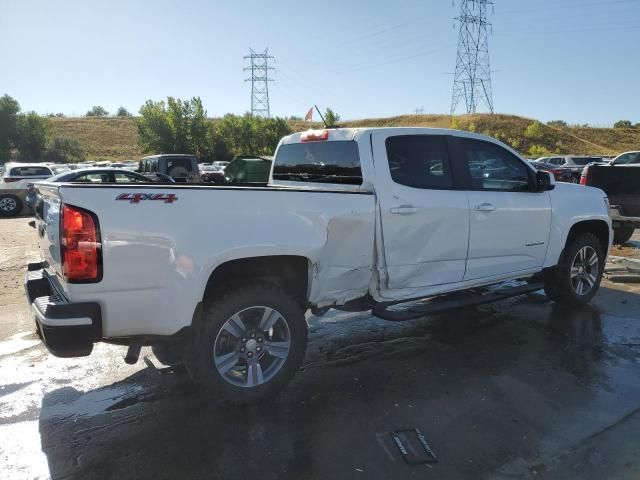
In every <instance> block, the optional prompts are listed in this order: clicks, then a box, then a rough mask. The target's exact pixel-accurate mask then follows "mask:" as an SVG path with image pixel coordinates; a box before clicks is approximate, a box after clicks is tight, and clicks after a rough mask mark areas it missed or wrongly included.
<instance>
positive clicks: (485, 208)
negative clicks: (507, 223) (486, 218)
mask: <svg viewBox="0 0 640 480" xmlns="http://www.w3.org/2000/svg"><path fill="white" fill-rule="evenodd" d="M495 209H496V206H495V205H493V204H492V203H481V204H480V205H476V211H478V212H493V211H494V210H495Z"/></svg>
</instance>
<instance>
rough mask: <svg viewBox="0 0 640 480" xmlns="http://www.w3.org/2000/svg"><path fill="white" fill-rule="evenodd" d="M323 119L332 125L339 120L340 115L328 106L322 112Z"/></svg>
mask: <svg viewBox="0 0 640 480" xmlns="http://www.w3.org/2000/svg"><path fill="white" fill-rule="evenodd" d="M324 121H325V122H327V125H329V126H330V127H332V126H334V125H337V124H338V122H339V121H340V115H338V114H337V113H336V112H334V111H333V110H331V109H330V108H327V110H326V111H325V112H324Z"/></svg>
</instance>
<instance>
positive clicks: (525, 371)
mask: <svg viewBox="0 0 640 480" xmlns="http://www.w3.org/2000/svg"><path fill="white" fill-rule="evenodd" d="M29 220H30V219H29V218H26V217H24V218H17V219H0V479H11V480H13V479H23V478H24V479H32V478H55V479H58V478H60V479H62V478H64V479H68V478H79V479H83V480H84V479H107V478H114V479H118V480H121V479H130V478H131V479H144V478H150V479H154V480H156V479H164V478H167V479H174V478H198V479H199V478H202V479H205V478H206V479H248V478H261V479H265V480H266V479H296V480H299V479H305V480H306V479H327V478H331V479H353V478H363V479H405V478H421V479H423V478H438V479H449V478H451V479H460V478H462V479H477V478H501V479H502V478H504V479H507V478H508V479H513V478H525V479H530V478H552V479H563V480H566V479H574V478H575V479H580V480H582V479H604V478H607V479H638V478H640V435H639V434H638V432H640V382H639V381H638V379H640V322H639V319H640V286H639V285H632V284H612V283H610V282H607V281H605V282H603V285H602V287H601V290H600V292H599V293H598V295H597V296H596V297H595V299H594V301H593V302H592V304H591V305H588V306H585V307H583V308H579V309H570V310H567V309H563V308H561V307H559V306H557V305H554V304H553V303H552V302H549V301H548V299H547V298H546V297H545V296H544V295H542V294H540V293H535V294H532V295H528V296H522V297H518V298H515V299H511V300H507V301H503V302H499V303H496V304H492V305H485V306H482V307H478V308H473V309H466V310H461V311H457V312H452V313H448V314H443V315H438V316H434V317H429V318H425V319H421V320H417V321H411V322H403V323H390V322H385V321H382V320H379V319H376V318H374V317H372V316H371V315H370V314H368V313H341V312H336V311H330V312H329V313H328V314H327V315H325V316H323V317H314V316H309V318H308V323H309V332H310V333H309V347H308V350H307V356H306V359H305V362H304V365H303V368H302V369H301V371H300V372H298V374H297V376H296V378H295V379H294V381H293V382H292V383H291V384H290V385H289V386H288V387H287V388H286V389H285V390H284V391H283V392H282V393H281V394H280V395H278V396H277V397H276V398H275V399H273V400H272V401H269V402H266V403H264V404H260V405H256V406H252V407H245V408H231V407H225V406H223V405H220V404H218V403H216V402H212V401H211V400H209V399H207V398H205V397H203V396H202V394H201V393H200V392H199V391H198V390H197V389H195V388H194V387H193V385H192V384H191V383H190V381H189V380H188V378H187V376H186V375H185V374H183V373H181V372H179V371H177V372H173V373H171V372H169V373H164V374H162V373H160V372H159V371H158V370H157V369H156V368H154V366H153V365H152V364H147V363H145V362H144V361H143V360H142V359H141V360H140V361H139V362H138V364H136V365H126V364H125V363H124V362H123V361H122V357H123V355H124V348H123V347H118V346H113V345H106V344H98V345H96V347H95V349H94V351H93V353H92V355H91V356H90V357H85V358H76V359H60V358H55V357H52V356H51V355H50V354H48V352H47V351H46V349H45V348H44V347H43V345H42V344H41V342H40V341H39V340H38V338H37V336H36V335H35V334H34V329H33V322H32V319H31V318H30V315H29V312H28V310H27V306H26V304H25V298H24V294H23V291H22V278H23V275H24V270H25V269H24V266H25V265H26V263H27V262H28V261H29V260H30V259H32V260H35V259H36V257H37V247H36V243H35V239H36V234H35V231H34V230H33V229H32V228H30V227H29V226H28V225H27V223H28V221H29ZM614 254H616V255H617V254H619V253H614ZM143 356H147V357H148V359H149V360H150V361H151V362H153V363H155V364H156V365H158V362H157V360H156V359H155V358H154V357H153V356H152V355H151V353H150V352H149V351H148V349H144V350H143ZM414 427H417V428H419V429H420V430H421V432H422V433H423V434H424V435H425V438H426V440H427V441H428V442H429V444H430V446H431V447H432V448H433V450H434V451H435V453H436V455H437V456H438V459H439V461H438V463H435V464H432V465H429V466H425V465H407V464H406V463H405V462H404V460H403V459H402V456H401V454H400V452H399V450H398V448H397V447H396V445H395V444H394V443H393V440H392V437H391V432H393V431H396V430H402V429H410V428H414Z"/></svg>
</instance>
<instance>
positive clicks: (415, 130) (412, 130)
mask: <svg viewBox="0 0 640 480" xmlns="http://www.w3.org/2000/svg"><path fill="white" fill-rule="evenodd" d="M397 130H403V131H405V132H407V133H408V134H413V135H419V134H424V135H456V136H458V137H464V138H474V139H477V140H485V141H488V142H492V143H496V144H498V145H501V146H503V147H505V148H507V149H508V150H510V151H512V152H514V153H516V154H517V155H518V156H520V155H519V154H518V153H517V152H516V151H515V150H514V149H513V148H512V147H510V146H509V145H506V144H505V143H503V142H501V141H500V140H497V139H495V138H493V137H489V136H487V135H482V134H480V133H475V132H468V131H466V130H455V129H452V128H431V127H365V128H325V129H317V130H312V129H309V130H306V131H303V132H296V133H292V134H291V135H288V136H286V137H283V138H282V140H281V144H289V143H302V142H304V141H305V140H303V137H304V136H305V135H307V136H309V137H312V138H308V139H307V140H306V141H309V142H312V141H341V140H342V141H349V140H356V139H357V138H358V137H360V136H361V135H367V134H369V133H371V132H379V131H388V132H393V131H397ZM324 132H327V133H326V134H325V133H324ZM322 135H326V137H325V138H320V136H322Z"/></svg>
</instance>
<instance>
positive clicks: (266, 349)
mask: <svg viewBox="0 0 640 480" xmlns="http://www.w3.org/2000/svg"><path fill="white" fill-rule="evenodd" d="M290 350H291V332H290V331H289V325H288V323H287V321H286V319H285V318H284V317H283V316H282V315H281V314H280V312H278V311H277V310H275V309H273V308H270V307H265V306H254V307H249V308H245V309H244V310H241V311H239V312H237V313H235V314H233V315H232V316H231V317H230V318H229V319H227V321H226V322H225V323H224V324H223V325H222V328H221V329H220V331H219V332H218V335H217V336H216V341H215V343H214V347H213V362H214V365H215V367H216V370H217V371H218V373H219V374H220V376H221V377H222V378H224V379H225V380H226V381H227V382H229V383H231V384H232V385H235V386H237V387H244V388H251V387H257V386H259V385H262V384H264V383H266V382H268V381H269V380H271V379H272V378H273V377H275V375H276V374H277V373H278V372H279V371H280V369H281V368H282V366H283V365H284V363H285V362H286V360H287V358H288V356H289V352H290Z"/></svg>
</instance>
